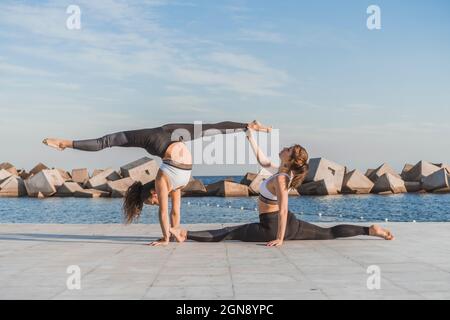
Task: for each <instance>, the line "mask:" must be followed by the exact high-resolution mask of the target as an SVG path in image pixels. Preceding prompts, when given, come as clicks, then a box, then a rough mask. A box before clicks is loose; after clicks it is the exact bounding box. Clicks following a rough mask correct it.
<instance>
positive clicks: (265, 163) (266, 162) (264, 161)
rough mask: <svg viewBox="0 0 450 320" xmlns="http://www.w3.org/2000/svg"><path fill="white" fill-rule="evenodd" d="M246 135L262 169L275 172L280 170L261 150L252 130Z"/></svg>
mask: <svg viewBox="0 0 450 320" xmlns="http://www.w3.org/2000/svg"><path fill="white" fill-rule="evenodd" d="M246 135H247V139H248V141H249V142H250V146H251V147H252V149H253V152H254V153H255V156H256V160H258V163H259V164H260V165H261V167H263V168H266V169H274V170H275V169H278V166H277V165H276V164H274V163H273V162H272V161H270V159H269V158H268V157H267V156H266V155H265V154H264V152H263V151H262V150H261V148H260V147H259V145H258V143H257V142H256V140H255V138H254V137H253V134H252V132H251V130H247V132H246Z"/></svg>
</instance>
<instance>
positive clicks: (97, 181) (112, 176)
mask: <svg viewBox="0 0 450 320" xmlns="http://www.w3.org/2000/svg"><path fill="white" fill-rule="evenodd" d="M119 179H120V176H119V174H118V173H117V172H116V171H114V170H113V169H112V168H108V169H106V170H104V171H102V172H101V173H99V174H97V175H95V176H93V177H92V178H90V179H89V180H88V181H87V182H86V183H85V187H86V188H87V189H97V190H101V191H106V192H108V190H109V189H108V181H116V180H119Z"/></svg>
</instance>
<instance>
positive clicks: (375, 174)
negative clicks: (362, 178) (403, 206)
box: [367, 163, 401, 183]
mask: <svg viewBox="0 0 450 320" xmlns="http://www.w3.org/2000/svg"><path fill="white" fill-rule="evenodd" d="M386 173H389V174H390V175H392V176H394V177H397V178H398V179H401V176H400V175H399V174H398V173H397V172H395V170H394V169H393V168H392V167H391V166H390V165H389V164H387V163H383V164H382V165H381V166H379V167H378V168H377V169H375V170H373V171H372V172H370V173H369V175H368V176H367V177H368V178H369V179H370V180H371V181H372V182H374V183H376V182H377V180H378V179H379V178H380V177H382V176H383V175H385V174H386Z"/></svg>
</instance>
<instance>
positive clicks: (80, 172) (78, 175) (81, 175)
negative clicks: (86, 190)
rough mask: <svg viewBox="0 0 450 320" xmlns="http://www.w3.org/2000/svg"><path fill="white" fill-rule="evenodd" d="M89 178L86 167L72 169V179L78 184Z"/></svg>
mask: <svg viewBox="0 0 450 320" xmlns="http://www.w3.org/2000/svg"><path fill="white" fill-rule="evenodd" d="M88 180H89V171H88V169H86V168H81V169H73V170H72V181H73V182H77V183H80V184H84V183H86V182H87V181H88Z"/></svg>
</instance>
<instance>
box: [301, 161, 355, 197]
mask: <svg viewBox="0 0 450 320" xmlns="http://www.w3.org/2000/svg"><path fill="white" fill-rule="evenodd" d="M345 173H346V168H345V167H344V166H341V165H339V164H337V163H335V162H333V161H330V160H328V159H325V158H314V159H311V160H310V161H309V172H308V175H307V177H306V179H305V182H306V183H308V182H320V181H324V180H326V182H325V185H326V186H327V187H328V188H329V184H330V183H333V184H334V187H333V188H331V189H330V190H329V191H333V190H334V189H336V190H337V191H338V192H341V189H342V183H343V182H344V175H345ZM322 185H323V184H322ZM333 192H334V191H333ZM300 193H301V192H300Z"/></svg>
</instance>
